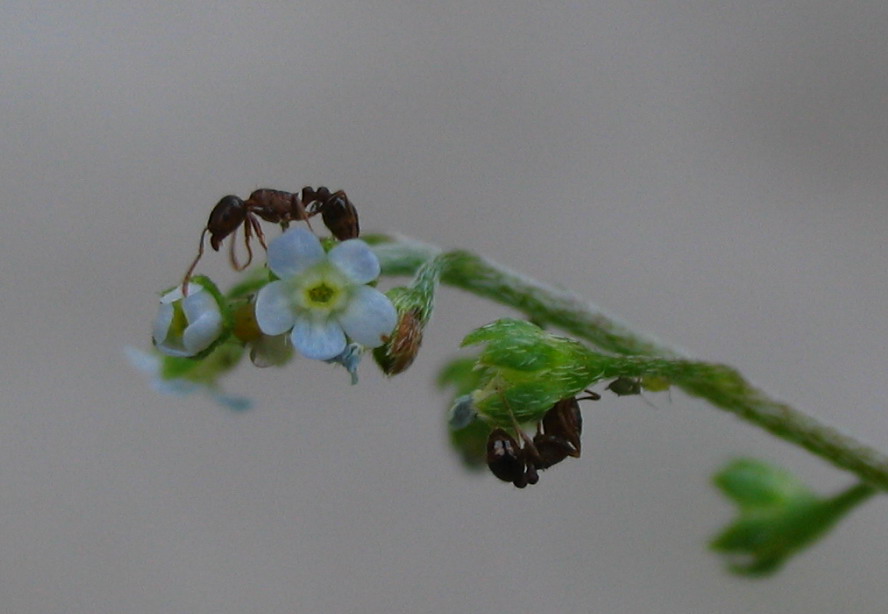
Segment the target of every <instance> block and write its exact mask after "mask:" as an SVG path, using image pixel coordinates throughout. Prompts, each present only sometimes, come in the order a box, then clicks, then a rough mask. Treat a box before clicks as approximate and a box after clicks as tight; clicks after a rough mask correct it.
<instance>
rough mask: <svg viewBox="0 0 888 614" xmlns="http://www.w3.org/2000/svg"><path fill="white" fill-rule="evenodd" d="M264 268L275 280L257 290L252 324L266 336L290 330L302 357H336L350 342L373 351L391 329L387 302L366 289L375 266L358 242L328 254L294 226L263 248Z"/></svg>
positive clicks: (370, 254) (394, 316) (391, 312)
mask: <svg viewBox="0 0 888 614" xmlns="http://www.w3.org/2000/svg"><path fill="white" fill-rule="evenodd" d="M268 267H269V268H270V269H271V270H272V272H274V274H275V275H277V276H278V277H279V278H280V279H279V280H277V281H273V282H271V283H269V284H268V285H266V286H265V287H264V288H262V290H260V291H259V294H258V296H257V297H256V321H257V322H258V324H259V328H260V329H261V330H262V332H263V333H265V334H266V335H280V334H282V333H287V332H289V333H290V340H291V341H292V343H293V347H295V348H296V349H297V350H298V351H299V353H300V354H302V355H303V356H305V357H306V358H314V359H318V360H330V359H332V358H336V357H337V356H339V355H341V354H342V352H343V351H344V350H345V349H346V346H347V345H348V342H349V340H351V341H353V342H356V343H359V344H361V345H364V346H366V347H370V348H375V347H378V346H380V345H382V344H383V342H384V341H385V338H386V337H387V336H388V335H389V334H390V333H391V332H392V329H393V328H394V327H395V323H396V321H397V313H396V311H395V308H394V306H393V305H392V302H391V301H390V300H389V299H388V297H386V296H385V295H384V294H383V293H382V292H380V291H378V290H376V289H375V288H371V287H370V286H368V285H366V284H368V283H370V282H372V281H374V280H375V279H376V278H377V277H379V273H380V265H379V260H378V259H377V258H376V255H375V254H374V253H373V252H372V251H371V250H370V247H369V246H368V245H367V244H366V243H364V242H363V241H361V240H360V239H350V240H348V241H343V242H342V243H339V244H338V245H336V246H335V247H334V248H333V249H331V250H330V252H329V253H327V252H325V251H324V248H323V246H322V245H321V242H320V241H319V240H318V238H317V237H316V236H314V234H312V233H311V232H309V231H308V230H306V229H304V228H293V229H290V230H288V231H287V232H285V233H284V234H282V235H281V236H279V237H278V238H277V239H275V240H274V241H272V242H271V244H270V245H269V246H268Z"/></svg>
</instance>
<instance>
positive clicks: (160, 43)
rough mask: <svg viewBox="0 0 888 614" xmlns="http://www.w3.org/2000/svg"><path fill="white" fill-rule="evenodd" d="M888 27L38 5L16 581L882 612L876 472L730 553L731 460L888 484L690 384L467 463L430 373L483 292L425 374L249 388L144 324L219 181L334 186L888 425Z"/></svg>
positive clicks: (16, 381)
mask: <svg viewBox="0 0 888 614" xmlns="http://www.w3.org/2000/svg"><path fill="white" fill-rule="evenodd" d="M886 34H888V4H886V3H884V2H882V1H876V0H874V1H871V2H864V1H850V2H842V3H835V2H826V1H821V2H810V1H804V2H803V1H801V0H799V1H783V2H764V1H760V0H744V1H742V2H719V3H712V2H704V1H690V2H688V1H686V2H678V1H670V0H666V1H663V2H657V3H651V2H627V1H625V0H620V1H601V2H548V3H540V2H521V1H519V2H509V3H504V2H458V1H454V2H446V3H445V2H428V3H415V2H394V1H393V2H373V1H370V2H367V1H362V2H357V1H339V0H327V1H324V2H295V3H282V2H265V3H256V2H227V3H209V2H205V3H203V2H178V1H173V2H164V3H130V5H129V6H127V3H114V2H86V1H82V2H81V1H75V2H69V3H50V2H19V1H17V0H9V1H7V2H4V3H3V6H2V8H0V83H2V91H3V96H2V99H0V109H2V115H3V122H2V131H3V134H2V139H0V148H2V156H0V179H2V189H3V213H4V220H3V223H2V225H0V233H2V237H0V257H2V260H3V266H2V269H0V274H2V276H3V279H2V287H3V290H4V297H3V301H2V323H3V325H2V327H0V343H2V347H3V349H4V351H3V352H2V357H0V361H2V362H0V369H2V370H0V373H2V376H0V377H2V382H3V390H4V392H5V395H6V396H5V402H4V403H3V407H2V411H0V549H2V552H3V556H2V557H0V595H2V601H3V603H4V610H5V611H7V612H14V613H16V614H32V613H33V614H49V613H57V612H58V613H62V612H64V613H65V614H81V613H82V614H95V613H97V612H113V613H146V614H148V613H156V612H189V613H192V614H194V613H208V614H209V613H213V614H219V613H226V614H227V613H241V612H265V613H269V614H272V613H278V612H343V613H347V612H356V613H357V612H362V613H366V612H386V613H388V612H475V611H487V610H496V611H506V612H555V611H575V612H591V611H594V612H657V613H672V612H675V613H682V614H687V613H697V612H700V613H710V612H719V613H722V614H725V613H727V614H729V613H733V612H737V613H740V612H744V613H745V612H750V611H778V610H779V611H781V612H786V613H795V612H806V613H811V612H835V611H854V612H858V613H876V612H879V613H881V612H884V611H885V608H886V604H888V596H886V594H885V590H884V580H885V577H884V570H885V568H886V567H888V548H886V543H885V541H884V539H883V538H884V536H885V534H886V531H885V508H884V502H882V501H880V500H876V501H874V502H873V503H871V504H869V505H867V506H864V507H863V508H861V509H860V510H858V511H856V512H854V513H853V514H852V515H851V516H850V517H849V518H848V519H846V520H845V522H843V523H842V524H841V525H840V526H839V528H838V529H837V530H836V531H834V532H833V533H832V534H831V535H830V536H829V537H828V538H827V539H826V540H825V541H824V542H822V543H820V544H819V545H818V546H817V547H815V548H814V549H812V550H811V551H809V552H808V553H806V554H805V555H804V556H801V557H799V558H798V559H796V560H793V561H792V562H791V563H790V565H789V566H788V567H786V568H785V569H784V570H783V572H782V573H780V574H779V575H777V576H776V577H774V578H772V579H767V580H760V581H749V580H743V579H738V578H736V577H733V576H731V575H729V574H728V573H727V572H726V571H725V569H724V566H723V562H722V561H721V560H719V559H718V558H717V557H716V556H715V555H714V554H712V553H710V552H708V551H707V549H706V543H707V540H708V539H709V538H710V537H711V536H712V535H713V534H714V533H715V532H716V531H718V530H719V528H720V527H721V526H723V525H724V524H725V523H726V522H727V521H728V520H729V519H730V517H731V516H732V514H733V510H732V509H731V507H730V506H729V505H728V504H727V503H726V502H725V501H724V500H723V499H722V498H721V497H720V495H719V494H718V493H717V492H716V491H715V490H714V489H713V488H712V487H711V485H710V482H709V480H710V476H711V475H712V473H713V472H715V471H716V470H718V469H719V468H720V467H721V466H722V465H723V464H724V463H725V462H726V461H728V460H729V459H731V458H733V457H735V456H737V455H752V456H758V457H762V458H764V459H767V460H769V461H772V462H775V463H778V464H781V465H784V466H786V467H788V468H789V469H791V470H792V471H793V472H795V473H796V474H798V475H799V476H801V477H802V478H803V479H805V480H806V481H808V482H809V483H810V484H812V485H813V486H814V487H815V488H817V489H819V490H821V491H822V492H828V491H831V490H837V489H840V488H843V487H844V486H846V485H848V484H851V483H852V482H853V481H854V480H853V477H852V476H850V475H847V474H844V473H842V472H839V471H837V470H835V469H833V468H832V467H831V466H829V465H827V464H825V463H824V462H822V461H820V460H818V459H816V458H814V457H812V456H810V455H809V454H807V453H805V452H803V451H801V450H799V449H797V448H794V447H792V446H790V445H788V444H784V443H782V442H780V441H778V440H775V439H773V438H772V437H770V436H769V435H767V434H765V433H763V432H761V431H758V430H756V429H754V428H752V427H750V426H748V425H746V424H744V423H741V422H739V421H737V420H736V419H735V418H733V417H731V416H729V415H727V414H724V413H722V412H720V411H718V410H714V409H713V408H712V407H710V406H708V405H706V404H704V403H702V402H699V401H696V400H690V399H688V398H687V397H685V396H684V395H682V394H680V393H678V392H673V393H672V395H671V401H670V399H669V398H668V397H667V396H666V395H665V394H657V395H648V400H649V401H651V402H652V403H653V404H654V405H656V407H657V409H653V408H652V407H650V406H649V405H647V404H646V403H645V402H644V400H642V399H640V398H638V397H628V398H623V399H616V398H615V397H613V396H611V395H608V396H606V397H605V400H603V401H601V402H599V403H597V404H595V405H592V406H590V405H589V404H586V405H585V410H584V412H585V413H584V416H585V419H586V423H585V424H586V429H585V432H584V442H583V448H584V449H583V458H582V459H580V460H576V461H574V460H571V461H570V462H565V463H563V464H561V465H559V466H558V467H556V468H554V469H552V470H551V471H549V472H546V473H545V474H544V475H543V476H542V479H541V481H540V483H539V484H538V485H536V486H534V487H532V488H528V489H526V490H524V491H519V490H516V489H514V488H513V487H512V486H510V485H508V484H504V483H501V482H499V481H497V480H496V479H495V478H493V476H491V475H489V474H487V473H481V474H477V475H472V474H469V473H466V472H465V471H464V470H463V469H462V468H461V466H460V465H459V462H458V460H457V459H456V457H455V456H454V454H453V453H452V452H451V450H450V449H449V448H448V445H447V440H446V431H445V428H444V419H445V411H446V408H447V405H448V402H449V396H448V395H447V394H444V393H441V392H439V391H437V390H436V389H435V388H434V384H433V382H434V377H435V374H436V373H437V370H438V369H439V368H440V367H441V366H442V365H443V364H444V363H445V362H446V361H447V360H448V359H449V358H450V357H452V356H454V355H455V354H456V352H457V345H458V340H459V339H461V337H462V336H463V335H464V334H465V333H466V332H468V331H469V330H471V329H472V328H474V327H477V326H479V325H482V324H485V323H487V322H489V321H491V320H493V319H495V318H497V317H501V316H504V315H509V312H508V311H506V310H504V309H502V308H500V307H497V306H495V305H492V304H489V303H484V302H481V301H480V300H478V299H476V298H474V297H472V296H469V295H465V294H463V293H460V292H458V291H455V290H446V291H443V292H442V293H441V294H440V300H439V302H438V308H437V310H436V312H435V314H434V318H433V320H432V323H431V325H430V328H429V329H428V331H427V336H426V341H425V346H424V351H423V352H422V353H421V354H420V356H419V359H418V360H417V362H416V363H415V365H414V366H413V368H412V369H411V370H409V371H408V372H406V373H405V374H403V375H401V376H398V377H397V378H394V379H391V380H386V379H384V378H383V377H382V376H381V375H380V374H379V373H378V371H377V370H375V369H374V367H373V365H372V364H371V363H370V362H369V361H368V362H365V364H364V365H363V367H362V369H361V376H362V377H361V383H360V385H358V386H356V387H351V386H349V385H347V384H348V378H347V376H346V374H345V373H343V372H342V371H341V370H339V369H336V368H333V367H330V366H328V365H324V364H321V363H317V362H311V361H307V360H297V361H296V362H295V363H294V364H292V365H290V367H289V368H287V369H285V370H276V369H266V370H256V369H253V368H252V367H251V366H249V365H248V364H247V365H245V366H244V367H243V368H242V369H241V370H240V371H238V372H237V373H236V374H235V375H234V377H232V378H230V379H229V380H228V381H227V382H226V384H227V391H228V392H231V393H237V394H242V395H246V396H249V397H251V398H252V399H254V401H255V404H256V406H255V408H254V409H253V410H251V411H249V412H244V413H233V412H231V411H228V410H226V409H224V408H221V407H219V406H218V405H216V404H215V403H214V402H213V401H212V399H210V398H209V397H207V396H200V395H196V396H190V397H185V398H178V397H170V396H162V395H159V394H157V393H155V392H153V391H152V390H151V388H150V386H149V383H148V381H147V379H146V378H145V377H144V376H143V375H142V374H140V373H138V372H137V371H135V370H134V369H133V368H131V367H130V365H129V364H128V363H127V361H126V359H125V357H124V353H123V348H124V347H125V346H127V345H134V346H137V347H141V348H146V349H147V348H148V347H149V346H150V339H149V334H150V325H151V321H152V319H153V317H154V313H155V310H156V298H157V295H156V293H157V292H158V291H160V290H162V289H164V288H167V287H169V286H171V285H173V284H175V283H177V281H178V280H179V279H180V278H181V276H182V275H183V273H184V272H185V269H186V268H187V266H188V264H189V263H190V261H191V259H192V258H193V257H194V255H195V253H196V249H197V244H198V238H199V235H200V231H201V229H202V227H203V225H204V224H205V223H206V218H207V216H208V214H209V211H210V209H211V208H212V206H213V205H214V204H215V203H216V201H217V200H218V199H219V198H220V197H221V196H223V195H225V194H229V193H232V194H239V195H241V196H244V197H245V196H246V195H248V194H249V193H250V191H251V190H253V189H254V188H257V187H274V188H279V189H285V190H292V191H295V190H297V189H299V188H301V187H302V186H303V185H307V184H308V185H318V184H322V185H327V186H330V187H331V188H343V189H346V190H347V191H348V194H349V195H350V197H351V198H352V200H353V201H354V202H355V204H356V205H357V207H358V209H359V212H360V215H361V223H362V229H364V230H365V231H372V230H378V231H397V232H401V233H404V234H407V235H410V236H413V237H415V238H418V239H421V240H425V241H429V242H433V243H436V244H439V245H441V246H446V247H465V248H468V249H472V250H475V251H478V252H480V253H483V254H485V255H487V256H489V257H491V258H492V259H494V260H496V261H498V262H501V263H503V264H506V265H508V266H509V267H511V268H514V269H517V270H519V271H522V272H524V273H526V274H528V275H530V276H533V277H536V278H538V279H541V280H544V281H546V282H548V283H550V284H553V285H557V286H561V287H565V288H569V289H572V290H574V291H576V292H577V293H579V294H581V295H582V296H585V297H587V298H589V299H590V300H591V301H593V302H595V303H597V304H598V305H600V306H602V307H603V308H604V309H606V310H607V311H608V312H610V313H613V314H615V315H618V316H619V317H621V318H623V319H625V320H627V321H628V322H630V323H631V324H633V325H634V326H635V327H636V328H637V329H638V330H640V331H643V332H647V333H651V334H653V335H655V336H657V337H658V338H659V339H661V340H663V341H665V342H667V343H670V344H673V345H675V346H677V347H681V348H684V349H686V350H687V351H689V352H690V353H692V354H693V355H695V356H698V357H700V358H702V359H706V360H712V361H722V362H727V363H730V364H732V365H735V366H737V367H738V368H740V369H741V370H742V371H743V372H744V373H745V374H746V375H748V376H749V377H750V378H751V379H752V380H753V381H755V382H756V383H757V384H759V385H760V386H762V387H763V388H765V389H766V390H768V391H770V392H772V393H773V394H775V395H776V396H778V397H779V398H783V399H785V400H788V401H790V402H791V403H793V404H794V405H796V406H797V407H798V408H800V409H802V410H804V411H806V412H808V413H810V414H812V415H814V416H816V417H818V418H820V419H822V420H824V421H826V422H829V423H834V424H836V425H839V426H841V427H842V428H843V429H845V430H846V431H847V432H849V433H850V434H852V435H854V436H857V437H859V438H861V439H862V440H864V441H865V442H867V443H869V444H872V445H874V446H875V447H877V448H880V449H882V450H886V449H888V419H886V413H885V411H886V409H885V408H886V405H888V402H886V400H885V385H884V384H885V377H884V375H885V367H886V364H888V360H886V355H888V350H886V348H888V327H886V326H885V317H884V316H885V305H886V300H888V288H886V277H888V274H886V271H888V247H886V241H885V239H884V237H885V236H886V233H888V201H886V194H888V113H886V111H885V109H886V102H888V74H886V70H885V66H886V65H888V36H886ZM267 232H269V233H270V234H272V235H274V234H276V231H275V230H274V229H273V228H270V227H268V229H267ZM199 271H200V272H204V273H207V274H210V275H212V276H213V277H214V279H216V280H217V281H220V282H221V283H225V282H227V281H231V280H233V279H235V276H234V274H233V273H232V272H231V271H230V270H228V267H227V261H226V258H225V256H224V255H218V254H215V253H212V252H209V253H208V255H207V256H206V257H205V259H204V260H203V261H202V262H201V265H200V267H199ZM386 283H391V282H386Z"/></svg>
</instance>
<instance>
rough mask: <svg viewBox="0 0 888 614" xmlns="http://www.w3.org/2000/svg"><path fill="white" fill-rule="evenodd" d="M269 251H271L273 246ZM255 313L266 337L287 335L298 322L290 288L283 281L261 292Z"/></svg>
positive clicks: (275, 282) (273, 283)
mask: <svg viewBox="0 0 888 614" xmlns="http://www.w3.org/2000/svg"><path fill="white" fill-rule="evenodd" d="M268 249H269V251H271V246H269V248H268ZM255 311H256V323H257V324H258V325H259V330H261V331H262V332H263V333H265V334H266V335H280V334H282V333H285V332H287V331H288V330H290V329H291V328H293V323H294V322H295V321H296V315H295V314H294V313H293V306H292V303H291V291H290V288H289V286H288V285H287V284H286V283H284V282H282V281H273V282H271V283H270V284H268V285H266V286H265V287H264V288H262V289H261V290H259V295H258V296H257V297H256V309H255Z"/></svg>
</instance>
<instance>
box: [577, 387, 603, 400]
mask: <svg viewBox="0 0 888 614" xmlns="http://www.w3.org/2000/svg"><path fill="white" fill-rule="evenodd" d="M583 392H585V393H586V394H588V395H589V396H587V397H577V401H600V400H601V395H600V394H598V393H597V392H592V391H591V390H589V389H588V388H587V389H586V390H584V391H583Z"/></svg>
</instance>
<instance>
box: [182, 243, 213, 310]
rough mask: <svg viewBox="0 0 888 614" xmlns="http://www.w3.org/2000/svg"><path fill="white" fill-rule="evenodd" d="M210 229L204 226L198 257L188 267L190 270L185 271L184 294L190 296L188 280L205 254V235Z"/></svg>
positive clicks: (183, 280) (183, 279)
mask: <svg viewBox="0 0 888 614" xmlns="http://www.w3.org/2000/svg"><path fill="white" fill-rule="evenodd" d="M208 230H209V228H204V229H203V232H202V233H200V246H199V247H198V248H197V257H196V258H195V259H194V261H193V262H192V263H191V266H190V267H188V270H187V271H186V272H185V277H183V278H182V296H188V282H189V281H191V274H192V273H194V267H196V266H197V263H198V262H199V261H200V258H201V256H203V252H204V237H206V236H207V231H208Z"/></svg>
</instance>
